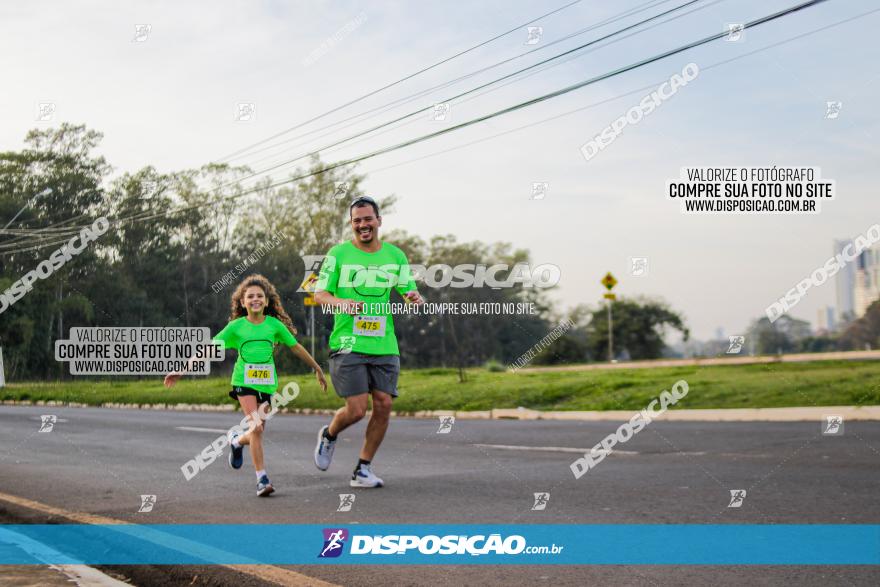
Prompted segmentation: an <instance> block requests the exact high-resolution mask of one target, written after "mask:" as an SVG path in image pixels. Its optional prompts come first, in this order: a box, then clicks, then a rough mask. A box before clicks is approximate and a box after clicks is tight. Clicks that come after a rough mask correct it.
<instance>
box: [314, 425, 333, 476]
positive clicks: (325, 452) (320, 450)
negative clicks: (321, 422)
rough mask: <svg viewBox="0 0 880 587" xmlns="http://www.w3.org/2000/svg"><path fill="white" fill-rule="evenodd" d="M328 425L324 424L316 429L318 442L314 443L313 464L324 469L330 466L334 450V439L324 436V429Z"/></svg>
mask: <svg viewBox="0 0 880 587" xmlns="http://www.w3.org/2000/svg"><path fill="white" fill-rule="evenodd" d="M329 427H330V426H324V427H323V428H321V430H319V431H318V444H316V445H315V466H316V467H318V468H319V469H321V470H322V471H326V470H327V469H328V468H330V461H332V460H333V451H334V450H336V441H335V440H327V439H326V438H324V431H325V430H327V428H329Z"/></svg>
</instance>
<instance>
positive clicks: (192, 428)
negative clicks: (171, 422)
mask: <svg viewBox="0 0 880 587" xmlns="http://www.w3.org/2000/svg"><path fill="white" fill-rule="evenodd" d="M174 429H175V430H185V431H186V432H216V433H218V434H223V433H224V432H229V430H222V429H220V428H199V427H198V426H176V427H175V428H174Z"/></svg>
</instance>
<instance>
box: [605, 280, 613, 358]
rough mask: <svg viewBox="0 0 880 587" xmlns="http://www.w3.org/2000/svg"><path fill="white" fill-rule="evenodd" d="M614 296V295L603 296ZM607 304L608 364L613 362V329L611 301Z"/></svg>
mask: <svg viewBox="0 0 880 587" xmlns="http://www.w3.org/2000/svg"><path fill="white" fill-rule="evenodd" d="M605 295H606V296H607V295H612V296H613V295H614V294H605ZM607 304H608V362H609V363H612V362H614V327H613V324H612V321H611V300H610V299H609V300H607Z"/></svg>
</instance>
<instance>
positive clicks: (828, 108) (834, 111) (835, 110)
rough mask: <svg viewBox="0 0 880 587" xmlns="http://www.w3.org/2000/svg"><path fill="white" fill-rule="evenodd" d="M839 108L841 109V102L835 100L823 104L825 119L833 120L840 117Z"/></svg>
mask: <svg viewBox="0 0 880 587" xmlns="http://www.w3.org/2000/svg"><path fill="white" fill-rule="evenodd" d="M841 108H843V102H839V101H837V100H834V101H828V102H825V119H826V120H834V119H835V118H837V117H838V116H840V109H841Z"/></svg>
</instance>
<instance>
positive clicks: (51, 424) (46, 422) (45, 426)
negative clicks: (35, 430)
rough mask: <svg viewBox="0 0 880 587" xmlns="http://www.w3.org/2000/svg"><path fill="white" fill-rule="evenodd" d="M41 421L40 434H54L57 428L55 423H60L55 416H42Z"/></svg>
mask: <svg viewBox="0 0 880 587" xmlns="http://www.w3.org/2000/svg"><path fill="white" fill-rule="evenodd" d="M40 420H41V421H40V429H39V432H52V429H53V428H55V422H57V421H58V416H56V415H54V414H50V415H47V416H40Z"/></svg>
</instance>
